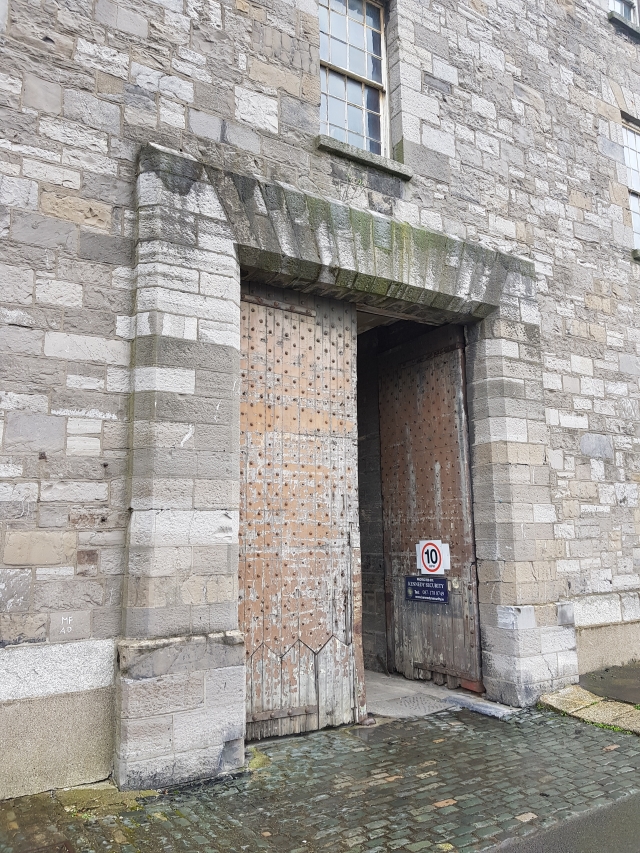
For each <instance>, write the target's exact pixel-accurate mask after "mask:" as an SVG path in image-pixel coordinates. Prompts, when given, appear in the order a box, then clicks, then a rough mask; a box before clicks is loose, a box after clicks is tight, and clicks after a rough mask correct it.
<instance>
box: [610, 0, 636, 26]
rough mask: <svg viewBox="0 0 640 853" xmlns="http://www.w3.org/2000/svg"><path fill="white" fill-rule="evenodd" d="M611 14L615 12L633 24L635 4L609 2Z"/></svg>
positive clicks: (613, 0) (621, 1)
mask: <svg viewBox="0 0 640 853" xmlns="http://www.w3.org/2000/svg"><path fill="white" fill-rule="evenodd" d="M609 8H610V9H611V11H612V12H616V13H617V14H618V15H621V16H622V17H623V18H625V19H626V20H627V21H632V22H634V23H635V20H636V4H635V3H634V2H633V0H610V7H609Z"/></svg>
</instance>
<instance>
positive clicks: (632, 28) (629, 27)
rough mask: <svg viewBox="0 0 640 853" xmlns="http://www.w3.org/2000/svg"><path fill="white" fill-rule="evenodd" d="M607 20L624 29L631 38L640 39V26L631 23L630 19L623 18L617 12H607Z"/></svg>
mask: <svg viewBox="0 0 640 853" xmlns="http://www.w3.org/2000/svg"><path fill="white" fill-rule="evenodd" d="M609 20H610V21H611V23H612V24H614V25H615V26H616V27H620V29H622V30H625V31H626V33H627V34H628V35H630V36H631V38H633V39H636V40H637V41H640V27H638V26H636V24H632V23H631V21H627V19H626V18H623V17H622V15H619V14H618V13H617V12H609Z"/></svg>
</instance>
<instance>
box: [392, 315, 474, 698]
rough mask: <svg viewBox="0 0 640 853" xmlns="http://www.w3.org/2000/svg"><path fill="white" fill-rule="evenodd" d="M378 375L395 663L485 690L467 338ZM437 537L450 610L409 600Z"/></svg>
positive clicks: (426, 345)
mask: <svg viewBox="0 0 640 853" xmlns="http://www.w3.org/2000/svg"><path fill="white" fill-rule="evenodd" d="M379 375H380V398H379V399H380V402H379V406H380V446H381V469H382V471H381V473H382V500H383V525H384V551H385V592H386V598H387V648H388V663H389V665H390V666H391V667H392V668H394V669H396V670H398V671H399V672H402V673H403V674H404V675H405V676H406V677H407V678H427V679H430V678H433V679H434V680H435V681H436V682H437V683H440V684H442V683H444V682H445V681H446V682H447V684H448V685H449V686H450V687H456V686H458V685H459V684H462V685H463V686H465V687H468V688H470V689H473V690H482V684H481V669H480V638H479V631H478V600H477V579H476V562H475V549H474V532H473V520H472V502H471V484H470V477H469V462H468V435H467V416H466V406H465V378H464V337H463V333H462V329H461V328H459V327H455V326H449V327H444V328H441V329H437V330H434V331H432V332H430V333H428V334H426V335H424V336H422V337H420V338H417V339H416V340H414V341H411V342H410V343H408V344H406V345H404V346H401V347H397V348H395V349H394V350H392V351H390V352H388V353H385V354H383V355H382V356H381V357H380V374H379ZM429 538H434V539H441V540H442V541H443V542H447V543H449V545H450V549H451V570H450V571H449V572H448V573H447V580H448V588H449V590H448V591H449V601H448V603H447V604H440V603H432V602H418V601H406V600H405V576H406V575H416V574H418V571H417V567H416V543H418V542H419V541H420V540H422V539H429Z"/></svg>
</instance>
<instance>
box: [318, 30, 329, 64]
mask: <svg viewBox="0 0 640 853" xmlns="http://www.w3.org/2000/svg"><path fill="white" fill-rule="evenodd" d="M320 59H324V61H325V62H329V36H327V35H325V34H324V33H320Z"/></svg>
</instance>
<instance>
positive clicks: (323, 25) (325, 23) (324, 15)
mask: <svg viewBox="0 0 640 853" xmlns="http://www.w3.org/2000/svg"><path fill="white" fill-rule="evenodd" d="M318 12H319V17H320V32H321V33H328V32H329V13H328V12H327V10H326V9H325V7H324V6H320V9H319V10H318Z"/></svg>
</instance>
